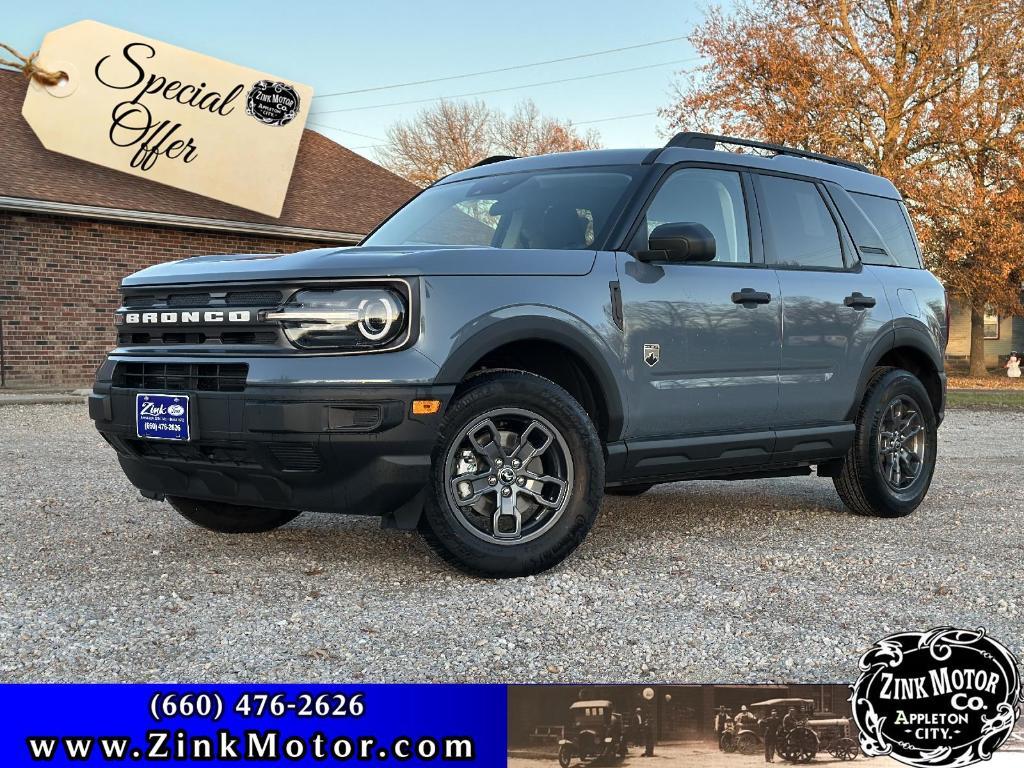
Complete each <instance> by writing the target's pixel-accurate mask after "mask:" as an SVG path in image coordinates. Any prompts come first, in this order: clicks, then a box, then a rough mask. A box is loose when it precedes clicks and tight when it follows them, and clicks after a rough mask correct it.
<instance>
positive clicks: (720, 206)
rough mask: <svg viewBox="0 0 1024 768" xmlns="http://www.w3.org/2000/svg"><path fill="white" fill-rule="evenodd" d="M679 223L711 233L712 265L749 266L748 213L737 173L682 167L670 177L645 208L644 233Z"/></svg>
mask: <svg viewBox="0 0 1024 768" xmlns="http://www.w3.org/2000/svg"><path fill="white" fill-rule="evenodd" d="M681 222H696V223H697V224H703V225H704V226H705V227H707V228H708V229H709V230H711V234H713V235H714V236H715V262H721V263H726V264H749V263H750V235H749V232H748V230H747V211H746V208H745V206H744V203H743V185H742V183H741V182H740V175H739V174H738V173H734V172H733V171H718V170H713V169H709V168H684V169H683V170H680V171H676V172H675V173H673V174H672V175H671V176H669V177H668V179H667V180H666V181H665V183H664V184H662V185H661V189H659V190H658V193H657V194H656V195H655V196H654V200H652V201H651V204H650V206H648V208H647V221H646V225H647V231H646V234H647V236H648V237H649V236H650V234H651V232H653V231H654V228H655V227H657V226H658V225H659V224H668V223H681ZM643 247H646V243H644V246H643Z"/></svg>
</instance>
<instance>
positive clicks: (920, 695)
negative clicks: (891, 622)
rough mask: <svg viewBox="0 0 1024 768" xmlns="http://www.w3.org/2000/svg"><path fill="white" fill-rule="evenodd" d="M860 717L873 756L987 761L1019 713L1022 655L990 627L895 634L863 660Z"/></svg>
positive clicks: (855, 700) (857, 703)
mask: <svg viewBox="0 0 1024 768" xmlns="http://www.w3.org/2000/svg"><path fill="white" fill-rule="evenodd" d="M860 669H861V675H860V678H859V679H858V680H857V683H856V685H854V686H853V696H852V697H851V699H850V701H851V703H852V705H853V717H854V720H855V721H856V723H857V726H858V727H859V729H860V745H861V749H862V750H863V751H864V753H865V754H866V755H869V756H876V755H889V756H891V757H892V758H893V759H895V760H899V761H900V762H901V763H905V764H907V765H912V766H922V767H923V766H955V767H956V768H960V767H961V766H967V765H973V764H974V763H977V762H979V761H982V760H988V759H989V758H990V757H991V755H992V753H993V752H994V751H995V750H997V749H998V748H999V747H1000V746H1001V745H1002V744H1003V742H1005V741H1006V739H1007V738H1008V737H1009V735H1010V733H1011V731H1012V730H1013V726H1014V724H1015V723H1016V721H1017V718H1018V717H1019V716H1020V707H1021V703H1022V698H1021V680H1020V672H1019V671H1018V668H1017V660H1016V659H1015V658H1014V656H1013V654H1011V653H1010V651H1009V650H1007V649H1006V648H1005V647H1004V646H1003V645H1002V644H1001V643H999V642H997V641H996V640H993V639H992V638H991V637H988V636H987V635H986V634H985V631H984V630H977V631H974V630H964V629H953V628H951V627H940V628H938V629H933V630H931V631H930V632H904V633H900V634H896V635H890V636H889V637H886V638H884V639H882V640H879V641H878V642H877V643H875V645H873V646H872V647H871V648H870V649H869V650H868V651H867V653H865V654H864V655H863V656H862V657H861V660H860Z"/></svg>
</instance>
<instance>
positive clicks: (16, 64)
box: [0, 43, 67, 85]
mask: <svg viewBox="0 0 1024 768" xmlns="http://www.w3.org/2000/svg"><path fill="white" fill-rule="evenodd" d="M0 48H3V49H4V50H5V51H7V52H8V53H9V54H11V55H12V56H14V57H15V58H16V59H17V61H11V60H10V59H4V58H0V65H2V66H5V67H10V68H12V69H17V70H20V71H21V72H22V73H23V74H24V75H25V77H27V78H28V79H29V80H33V79H35V80H36V81H38V82H40V83H42V84H43V85H57V84H58V83H59V82H60V81H61V79H63V78H65V77H67V74H66V73H64V72H49V71H47V70H45V69H43V68H42V67H40V66H39V65H38V64H36V57H37V56H39V51H36V52H35V53H32V54H29V55H28V56H22V55H21V54H20V53H18V52H17V51H16V50H14V49H13V48H11V46H9V45H7V44H6V43H0Z"/></svg>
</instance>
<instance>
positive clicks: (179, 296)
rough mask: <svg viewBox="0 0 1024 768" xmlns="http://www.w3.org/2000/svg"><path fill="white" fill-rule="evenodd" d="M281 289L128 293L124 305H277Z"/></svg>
mask: <svg viewBox="0 0 1024 768" xmlns="http://www.w3.org/2000/svg"><path fill="white" fill-rule="evenodd" d="M282 298H283V296H282V294H281V291H273V290H239V291H204V292H189V293H160V294H128V295H126V296H125V297H124V306H125V307H126V308H128V309H148V308H152V307H173V308H175V309H177V308H181V307H185V308H192V307H195V308H202V307H223V306H227V307H276V306H277V305H278V304H280V303H281V301H282Z"/></svg>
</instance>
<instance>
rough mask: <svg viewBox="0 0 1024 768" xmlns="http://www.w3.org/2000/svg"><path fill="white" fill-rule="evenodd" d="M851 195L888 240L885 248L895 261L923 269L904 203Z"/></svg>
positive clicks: (855, 194) (863, 195) (859, 194)
mask: <svg viewBox="0 0 1024 768" xmlns="http://www.w3.org/2000/svg"><path fill="white" fill-rule="evenodd" d="M850 196H851V197H852V198H853V199H854V200H855V201H856V202H857V205H858V206H860V209H861V210H862V211H864V215H865V216H867V217H868V219H869V220H870V221H871V223H872V224H874V225H875V229H876V230H878V234H879V235H881V237H882V240H883V241H884V242H885V249H886V250H887V251H888V252H889V254H890V255H891V256H892V257H893V259H895V260H896V263H897V264H899V266H901V267H908V268H910V269H920V268H921V256H920V254H919V253H918V250H917V242H916V241H915V240H914V234H913V232H911V230H910V220H909V218H908V217H907V213H906V209H905V208H904V207H903V203H902V202H900V201H899V200H890V199H889V198H886V197H875V196H874V195H865V194H862V193H860V192H851V193H850ZM862 258H863V254H862Z"/></svg>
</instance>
